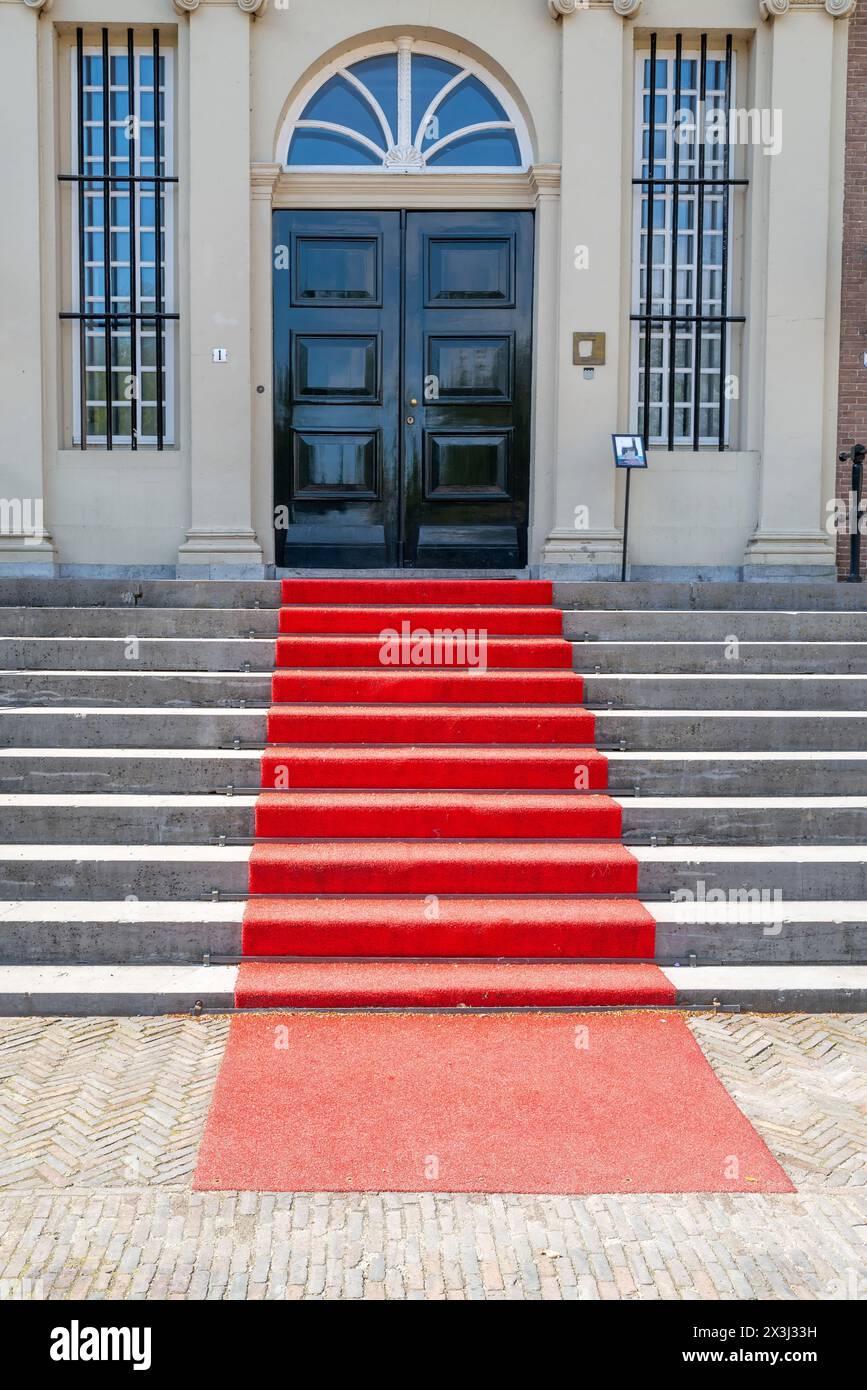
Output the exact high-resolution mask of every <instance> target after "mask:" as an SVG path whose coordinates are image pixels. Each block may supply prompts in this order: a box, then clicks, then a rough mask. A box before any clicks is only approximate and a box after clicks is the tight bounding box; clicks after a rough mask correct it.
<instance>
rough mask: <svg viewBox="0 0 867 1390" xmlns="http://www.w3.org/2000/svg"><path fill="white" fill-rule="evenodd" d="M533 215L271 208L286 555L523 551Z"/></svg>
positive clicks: (485, 563) (462, 561)
mask: <svg viewBox="0 0 867 1390" xmlns="http://www.w3.org/2000/svg"><path fill="white" fill-rule="evenodd" d="M532 293H533V216H532V213H529V212H471V213H428V212H406V213H401V212H346V213H341V212H321V213H319V212H277V213H275V214H274V335H275V341H274V350H275V375H274V385H275V495H274V502H275V518H276V528H277V532H276V533H277V562H278V564H282V565H283V566H286V567H292V566H299V567H314V566H323V567H324V566H328V567H340V568H344V567H346V568H364V567H367V568H372V567H377V566H392V565H407V566H417V567H435V568H436V567H444V568H454V567H461V568H464V567H465V568H468V569H479V568H485V567H513V566H523V565H524V564H526V559H527V498H528V490H529V457H530V390H531V327H532Z"/></svg>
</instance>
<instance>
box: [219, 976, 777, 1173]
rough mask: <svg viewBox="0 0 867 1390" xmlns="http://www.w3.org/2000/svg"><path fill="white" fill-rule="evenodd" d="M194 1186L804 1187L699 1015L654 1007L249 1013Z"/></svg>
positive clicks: (238, 1025)
mask: <svg viewBox="0 0 867 1390" xmlns="http://www.w3.org/2000/svg"><path fill="white" fill-rule="evenodd" d="M410 968H411V967H409V966H404V967H403V969H404V970H407V969H410ZM558 969H559V967H555V971H556V970H558ZM628 976H629V978H630V979H632V978H633V977H634V969H633V968H629V969H628ZM194 1185H195V1187H196V1188H198V1189H200V1190H201V1189H205V1190H222V1191H238V1190H241V1191H243V1190H245V1189H246V1190H250V1189H253V1190H259V1191H276V1192H366V1191H369V1192H382V1191H385V1192H389V1191H390V1192H429V1191H432V1192H526V1193H532V1192H558V1193H576V1194H580V1193H589V1192H752V1193H756V1192H791V1191H793V1187H792V1183H791V1182H790V1181H789V1179H788V1178H787V1177H786V1174H785V1173H784V1172H783V1170H782V1169H781V1168H780V1166H779V1164H778V1163H777V1162H776V1161H775V1159H774V1158H773V1156H772V1155H771V1154H770V1153H769V1151H768V1149H767V1147H766V1145H765V1144H764V1142H763V1141H762V1140H761V1139H760V1138H759V1136H758V1135H757V1134H756V1132H755V1130H754V1129H753V1128H752V1126H751V1125H750V1123H749V1121H748V1120H747V1119H746V1118H745V1116H744V1115H742V1114H741V1112H740V1111H739V1110H738V1108H737V1106H736V1105H735V1103H734V1101H733V1100H732V1099H731V1097H730V1096H729V1095H728V1093H727V1092H726V1091H725V1089H724V1087H723V1086H722V1084H721V1083H720V1082H719V1081H718V1080H717V1078H716V1076H715V1075H714V1073H713V1071H712V1070H711V1068H710V1067H709V1065H708V1063H707V1061H706V1060H705V1058H704V1056H703V1055H702V1052H701V1049H700V1048H699V1046H698V1044H697V1043H696V1041H695V1039H694V1038H693V1036H692V1034H691V1033H690V1031H689V1029H688V1027H687V1025H686V1023H685V1022H684V1020H683V1019H682V1018H680V1017H678V1016H676V1015H671V1014H659V1013H657V1014H654V1013H650V1012H647V1013H645V1012H641V1013H635V1014H617V1013H615V1014H584V1015H582V1014H580V1013H579V1014H576V1013H570V1014H551V1013H549V1014H536V1013H529V1014H527V1013H524V1014H474V1013H472V1012H466V1013H463V1014H443V1013H434V1014H423V1013H410V1014H406V1013H403V1014H402V1013H391V1014H377V1013H370V1012H368V1013H349V1014H340V1013H319V1014H298V1013H295V1014H283V1015H280V1014H251V1015H242V1016H240V1017H237V1018H235V1019H233V1021H232V1026H231V1031H230V1035H229V1042H228V1047H227V1050H226V1056H225V1059H224V1061H223V1066H222V1069H221V1071H220V1075H219V1077H218V1079H217V1086H216V1091H215V1095H214V1100H213V1104H212V1106H211V1113H210V1116H209V1118H208V1125H207V1129H206V1132H205V1137H204V1139H203V1141H202V1145H201V1149H200V1151H199V1161H198V1167H197V1170H196V1176H195V1179H194Z"/></svg>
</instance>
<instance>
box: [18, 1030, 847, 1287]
mask: <svg viewBox="0 0 867 1390" xmlns="http://www.w3.org/2000/svg"><path fill="white" fill-rule="evenodd" d="M690 1026H691V1027H692V1029H693V1031H694V1033H695V1035H696V1037H697V1038H698V1041H699V1043H700V1044H701V1046H702V1048H703V1049H704V1051H705V1053H706V1055H707V1056H708V1058H709V1060H710V1062H711V1064H712V1065H713V1066H714V1068H715V1070H716V1071H717V1073H718V1074H719V1075H720V1077H721V1078H722V1080H723V1081H724V1082H725V1084H726V1085H727V1086H728V1088H729V1090H730V1091H731V1092H732V1094H733V1095H734V1097H735V1099H736V1100H737V1102H738V1104H739V1105H740V1106H741V1107H742V1109H743V1110H744V1111H745V1113H746V1114H747V1115H748V1116H749V1118H750V1119H751V1120H752V1122H753V1124H754V1125H755V1126H756V1128H757V1129H758V1130H759V1132H760V1133H761V1134H762V1136H763V1137H764V1138H765V1140H766V1141H767V1142H768V1144H769V1145H770V1147H771V1149H772V1150H773V1151H774V1153H775V1154H776V1156H777V1157H778V1158H779V1160H780V1161H781V1163H782V1164H783V1166H784V1167H785V1168H786V1170H787V1171H788V1172H789V1174H790V1175H791V1177H792V1178H793V1180H794V1181H795V1183H796V1184H797V1186H798V1189H799V1190H798V1192H797V1193H796V1194H793V1195H778V1196H761V1195H758V1194H756V1195H753V1194H750V1193H747V1194H740V1195H736V1194H731V1195H728V1194H722V1195H695V1196H693V1195H687V1196H684V1195H673V1196H659V1195H653V1196H642V1195H638V1194H636V1195H631V1194H630V1195H626V1196H617V1197H614V1196H606V1195H600V1196H594V1197H584V1198H575V1197H565V1196H564V1197H549V1196H545V1197H539V1196H535V1197H528V1196H484V1195H456V1196H448V1195H442V1194H432V1193H423V1194H419V1195H413V1194H383V1195H369V1194H350V1195H328V1194H316V1195H297V1194H291V1193H286V1194H279V1195H274V1194H259V1193H241V1194H231V1193H194V1192H191V1191H190V1182H191V1177H192V1170H193V1166H194V1163H195V1155H196V1150H197V1147H198V1141H199V1137H200V1135H201V1131H202V1126H203V1124H204V1119H205V1115H206V1113H207V1107H208V1103H209V1100H210V1095H211V1090H212V1087H213V1083H214V1079H215V1077H216V1073H217V1070H218V1067H219V1062H220V1058H221V1056H222V1051H223V1047H224V1045H225V1039H226V1034H227V1031H228V1022H227V1020H225V1019H222V1018H204V1019H199V1020H196V1021H192V1020H189V1019H181V1018H178V1019H5V1020H0V1298H2V1297H7V1298H8V1297H20V1296H22V1295H23V1296H36V1297H46V1298H80V1297H85V1298H104V1297H107V1298H125V1297H134V1298H135V1297H143V1296H146V1297H150V1298H166V1297H168V1298H216V1299H222V1298H239V1299H240V1298H338V1297H339V1298H397V1299H403V1298H425V1299H428V1298H485V1299H489V1298H490V1299H498V1298H517V1299H540V1298H541V1299H547V1298H555V1299H556V1298H615V1299H616V1298H633V1299H636V1298H651V1299H653V1298H689V1299H705V1298H710V1299H713V1298H731V1297H734V1298H745V1299H749V1298H755V1297H758V1298H768V1297H770V1298H780V1299H811V1298H821V1299H828V1298H835V1297H841V1298H853V1297H859V1298H863V1299H867V1182H865V1166H867V1160H865V1149H867V1118H865V1110H867V1018H865V1017H864V1016H863V1015H854V1016H849V1015H833V1016H831V1015H805V1016H775V1017H767V1016H758V1015H735V1016H730V1015H726V1016H723V1015H696V1016H693V1017H692V1018H691V1019H690Z"/></svg>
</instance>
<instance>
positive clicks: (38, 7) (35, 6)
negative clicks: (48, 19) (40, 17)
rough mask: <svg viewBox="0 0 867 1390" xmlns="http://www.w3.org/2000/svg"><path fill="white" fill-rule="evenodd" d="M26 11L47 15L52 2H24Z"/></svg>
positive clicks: (47, 0) (37, 0)
mask: <svg viewBox="0 0 867 1390" xmlns="http://www.w3.org/2000/svg"><path fill="white" fill-rule="evenodd" d="M24 3H25V5H26V6H27V8H28V10H35V11H36V13H37V14H48V11H49V10H50V9H51V6H52V5H53V4H54V0H24Z"/></svg>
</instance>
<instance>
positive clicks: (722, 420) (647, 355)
mask: <svg viewBox="0 0 867 1390" xmlns="http://www.w3.org/2000/svg"><path fill="white" fill-rule="evenodd" d="M657 51H658V36H657V35H656V34H651V36H650V82H649V114H648V122H647V124H648V133H647V154H646V158H644V153H643V149H642V164H643V165H644V164H646V168H647V173H646V174H645V173H644V170H643V168H642V172H641V173H640V174H639V175H638V176H637V177H636V178H634V179H633V180H632V183H633V186H635V187H638V188H642V189H646V190H647V198H646V208H647V214H646V216H647V224H646V228H645V229H644V236H645V246H646V254H645V266H644V273H645V284H644V307H643V310H642V312H640V313H634V314H631V315H630V319H631V320H632V322H633V323H638V324H640V325H641V329H642V333H643V343H642V350H643V354H642V355H643V360H642V362H641V363H640V364H639V369H640V371H641V373H642V377H643V397H644V400H643V411H642V412H641V434H642V438H643V440H644V444H645V448H647V447H648V446H649V445H650V440H651V429H650V424H651V410H652V405H653V403H652V401H651V380H652V370H651V369H652V349H653V329H654V325H668V400H667V402H666V403H665V404H666V406H667V411H668V428H667V435H668V447H669V449H671V450H673V449H674V447H675V438H676V431H675V416H676V409H675V407H676V401H675V367H676V357H677V341H678V339H677V330H678V326H679V325H682V324H687V325H689V326H690V327H691V329H692V341H693V357H692V373H693V382H692V389H693V399H692V417H693V418H692V436H693V437H692V445H693V449H695V450H696V451H698V449H699V448H700V447H701V436H702V431H701V411H702V408H703V407H706V405H707V403H706V402H704V401H702V398H701V396H702V390H701V387H702V328H703V327H704V325H705V324H719V335H720V340H719V374H718V387H717V401H718V413H719V432H718V441H717V444H718V448H719V450H720V451H723V450H724V449H725V447H726V409H725V404H726V402H725V380H726V367H727V354H728V335H729V326H730V325H731V324H736V323H745V322H746V317H745V315H743V314H731V313H729V273H728V261H729V243H730V230H731V201H732V190H733V189H735V188H738V187H746V186H747V185H748V183H749V180H748V179H745V178H733V177H732V172H731V140H730V133H731V132H730V120H731V99H732V52H733V43H732V35H731V34H728V35H727V36H726V56H725V140H724V141H723V161H722V162H723V172H722V175H721V177H719V178H714V177H707V176H706V173H707V170H706V162H705V133H704V131H703V130H702V129H701V127H700V125H699V122H701V121H702V120H703V119H704V116H705V112H706V109H707V93H708V84H707V63H708V36H707V34H702V36H701V50H700V58H699V93H698V94H699V106H698V110H697V111H696V122H697V125H696V138H697V140H698V176H697V177H691V176H690V177H684V176H682V174H681V164H680V142H679V141H678V140H677V139H675V138H674V134H675V129H674V123H673V124H672V144H673V177H672V178H668V177H666V176H663V177H659V178H658V177H657V176H656V165H657V159H656V134H657V121H656V103H657ZM674 64H675V94H674V119H675V121H676V119H677V113H678V112H680V110H681V105H682V100H683V65H684V59H683V35H682V34H678V35H677V36H676V38H675V58H674ZM667 89H668V83H666V90H667ZM641 100H642V103H643V102H644V101H645V84H644V83H643V82H642V84H641ZM666 122H667V113H666ZM641 129H642V132H643V129H644V120H643V112H642V124H641ZM665 163H667V150H666V159H665ZM665 163H664V167H665ZM657 188H663V189H665V188H670V189H671V193H672V212H671V216H672V222H671V264H670V290H669V296H668V312H667V313H660V312H657V311H656V310H655V309H654V294H653V275H654V270H655V269H656V267H655V266H654V240H655V236H654V234H655V230H656V229H655V225H654V224H655V217H654V198H655V191H656V189H657ZM710 188H713V189H717V188H721V189H723V190H724V196H723V198H722V229H721V232H722V235H721V250H720V313H719V314H712V313H705V312H704V306H705V289H704V275H705V243H704V234H705V226H704V223H705V193H706V192H707V190H708V189H710ZM684 189H688V190H690V192H691V193H692V192H694V193H695V196H696V224H695V232H694V235H695V238H696V241H695V252H696V254H695V279H694V284H693V288H694V294H693V304H694V311H693V312H691V313H681V312H680V308H681V305H680V295H679V294H678V271H679V262H678V248H679V241H680V220H679V218H680V196H681V192H682V190H684ZM663 268H664V267H663ZM660 401H661V402H662V395H661V394H660ZM663 432H664V433H665V431H663Z"/></svg>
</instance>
